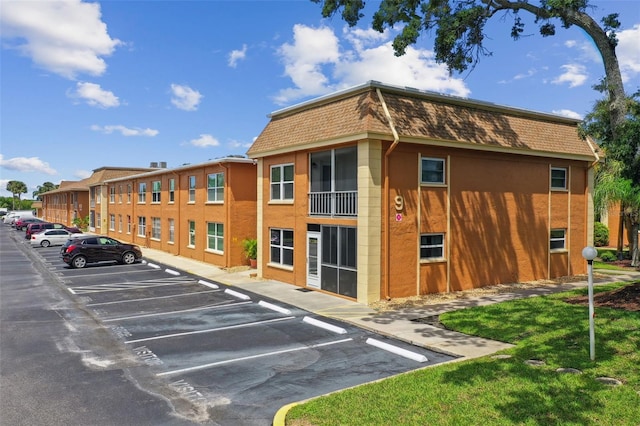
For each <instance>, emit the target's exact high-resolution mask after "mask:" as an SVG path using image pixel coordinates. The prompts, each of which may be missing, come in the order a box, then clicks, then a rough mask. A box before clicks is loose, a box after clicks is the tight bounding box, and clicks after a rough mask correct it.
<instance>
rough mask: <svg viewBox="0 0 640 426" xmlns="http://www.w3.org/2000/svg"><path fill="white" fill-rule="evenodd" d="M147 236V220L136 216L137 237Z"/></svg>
mask: <svg viewBox="0 0 640 426" xmlns="http://www.w3.org/2000/svg"><path fill="white" fill-rule="evenodd" d="M146 234H147V218H146V217H145V216H138V236H139V237H144V236H146Z"/></svg>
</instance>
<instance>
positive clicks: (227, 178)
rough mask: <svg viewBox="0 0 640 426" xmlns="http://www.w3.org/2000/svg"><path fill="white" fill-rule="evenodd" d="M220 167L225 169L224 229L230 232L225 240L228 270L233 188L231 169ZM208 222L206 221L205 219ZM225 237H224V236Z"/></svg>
mask: <svg viewBox="0 0 640 426" xmlns="http://www.w3.org/2000/svg"><path fill="white" fill-rule="evenodd" d="M220 166H222V168H223V169H224V174H225V177H224V210H225V220H224V227H225V228H227V231H228V235H229V237H228V238H225V239H224V241H226V243H225V245H227V248H228V250H225V251H224V264H225V267H226V268H229V267H231V265H230V264H229V255H230V254H231V253H230V252H231V227H230V226H229V223H230V219H229V218H230V217H231V216H230V215H231V200H229V194H228V189H229V187H230V186H231V173H229V167H228V166H226V165H225V164H224V163H220ZM205 222H206V219H205ZM223 236H224V235H223Z"/></svg>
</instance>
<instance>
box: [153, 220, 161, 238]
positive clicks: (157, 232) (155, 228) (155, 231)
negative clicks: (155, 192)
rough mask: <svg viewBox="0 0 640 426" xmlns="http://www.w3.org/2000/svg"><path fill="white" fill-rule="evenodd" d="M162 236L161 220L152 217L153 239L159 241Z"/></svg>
mask: <svg viewBox="0 0 640 426" xmlns="http://www.w3.org/2000/svg"><path fill="white" fill-rule="evenodd" d="M161 236H162V234H161V232H160V218H159V217H152V218H151V238H153V239H156V240H159V239H160V238H161Z"/></svg>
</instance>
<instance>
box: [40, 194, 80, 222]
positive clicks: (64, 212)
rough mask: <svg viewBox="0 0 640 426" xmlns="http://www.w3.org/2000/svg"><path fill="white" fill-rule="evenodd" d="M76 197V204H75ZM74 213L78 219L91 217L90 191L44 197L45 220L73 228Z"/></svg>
mask: <svg viewBox="0 0 640 426" xmlns="http://www.w3.org/2000/svg"><path fill="white" fill-rule="evenodd" d="M74 196H75V199H76V200H77V202H76V204H74V203H73V199H74ZM74 213H75V214H77V217H86V216H88V215H89V191H62V192H58V193H54V194H44V195H43V196H42V216H43V219H44V220H46V221H48V222H57V223H62V224H64V225H67V226H72V225H73V219H74Z"/></svg>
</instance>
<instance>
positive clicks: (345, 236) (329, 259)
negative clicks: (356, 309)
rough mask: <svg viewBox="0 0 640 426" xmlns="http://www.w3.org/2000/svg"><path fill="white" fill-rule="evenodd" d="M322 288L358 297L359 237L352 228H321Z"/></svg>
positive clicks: (325, 226)
mask: <svg viewBox="0 0 640 426" xmlns="http://www.w3.org/2000/svg"><path fill="white" fill-rule="evenodd" d="M320 229H321V232H322V254H321V278H320V287H321V288H322V289H323V290H326V291H330V292H332V293H336V294H341V295H343V296H348V297H357V295H358V270H357V245H358V244H357V236H358V231H357V228H355V227H350V226H327V225H322V226H321V228H320Z"/></svg>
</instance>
